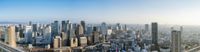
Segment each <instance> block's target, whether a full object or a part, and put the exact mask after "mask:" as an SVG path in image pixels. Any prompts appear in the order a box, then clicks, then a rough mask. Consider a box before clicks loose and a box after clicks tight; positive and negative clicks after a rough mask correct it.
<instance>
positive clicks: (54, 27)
mask: <svg viewBox="0 0 200 52" xmlns="http://www.w3.org/2000/svg"><path fill="white" fill-rule="evenodd" d="M51 27H52V31H51V32H52V36H53V37H54V36H60V35H59V32H60V31H59V23H58V21H54V23H52V24H51Z"/></svg>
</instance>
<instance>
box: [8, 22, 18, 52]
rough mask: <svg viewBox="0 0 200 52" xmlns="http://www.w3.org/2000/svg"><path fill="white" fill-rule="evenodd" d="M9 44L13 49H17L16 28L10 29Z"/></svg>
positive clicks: (11, 27)
mask: <svg viewBox="0 0 200 52" xmlns="http://www.w3.org/2000/svg"><path fill="white" fill-rule="evenodd" d="M8 44H9V45H10V46H11V47H14V48H15V47H16V46H17V45H16V36H15V26H9V27H8Z"/></svg>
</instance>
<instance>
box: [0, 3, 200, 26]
mask: <svg viewBox="0 0 200 52" xmlns="http://www.w3.org/2000/svg"><path fill="white" fill-rule="evenodd" d="M199 14H200V1H197V0H184V1H181V0H176V1H174V0H151V1H150V0H17V1H16V0H1V1H0V22H28V21H33V22H52V21H53V20H67V19H69V20H71V21H72V22H79V21H80V20H85V21H86V22H88V23H101V22H108V23H118V22H119V23H127V24H145V23H150V22H159V23H160V24H184V25H196V24H197V25H200V24H198V23H199V22H200V20H199V19H200V15H199Z"/></svg>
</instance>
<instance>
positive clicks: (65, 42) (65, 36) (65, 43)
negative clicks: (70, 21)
mask: <svg viewBox="0 0 200 52" xmlns="http://www.w3.org/2000/svg"><path fill="white" fill-rule="evenodd" d="M61 37H62V42H63V44H62V45H63V46H67V35H66V33H64V32H61Z"/></svg>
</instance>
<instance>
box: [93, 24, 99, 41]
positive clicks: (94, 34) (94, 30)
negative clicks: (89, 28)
mask: <svg viewBox="0 0 200 52" xmlns="http://www.w3.org/2000/svg"><path fill="white" fill-rule="evenodd" d="M99 35H100V33H99V32H98V31H97V27H93V33H92V43H93V44H95V43H98V42H99Z"/></svg>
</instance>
